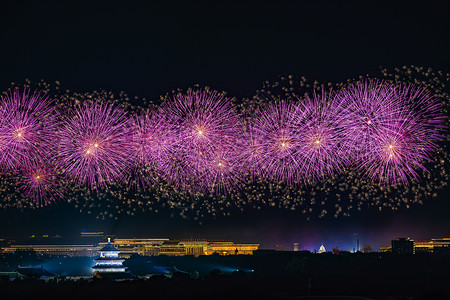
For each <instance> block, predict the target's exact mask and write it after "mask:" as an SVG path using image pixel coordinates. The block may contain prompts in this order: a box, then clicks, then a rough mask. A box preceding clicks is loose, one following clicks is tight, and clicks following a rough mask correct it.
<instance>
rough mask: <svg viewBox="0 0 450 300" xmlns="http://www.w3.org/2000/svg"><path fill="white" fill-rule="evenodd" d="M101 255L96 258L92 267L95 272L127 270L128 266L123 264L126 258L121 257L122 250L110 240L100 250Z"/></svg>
mask: <svg viewBox="0 0 450 300" xmlns="http://www.w3.org/2000/svg"><path fill="white" fill-rule="evenodd" d="M98 253H99V254H100V257H98V258H97V259H95V260H94V261H95V266H93V267H92V269H94V271H95V272H98V273H104V272H125V271H126V268H125V266H124V265H123V264H122V263H123V262H124V261H125V260H124V259H121V258H119V253H120V251H119V250H117V249H116V248H115V247H114V246H113V245H112V244H111V242H110V241H108V243H107V244H106V245H105V247H103V248H102V249H101V250H99V251H98Z"/></svg>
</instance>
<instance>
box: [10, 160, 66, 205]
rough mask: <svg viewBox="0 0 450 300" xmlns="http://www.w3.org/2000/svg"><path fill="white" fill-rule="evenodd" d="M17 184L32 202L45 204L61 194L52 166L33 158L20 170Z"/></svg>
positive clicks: (58, 181) (58, 180)
mask: <svg viewBox="0 0 450 300" xmlns="http://www.w3.org/2000/svg"><path fill="white" fill-rule="evenodd" d="M18 184H19V186H20V187H21V189H22V190H23V191H24V193H25V195H26V196H28V198H30V199H31V200H33V201H34V202H36V203H38V204H40V205H45V204H48V203H50V202H52V201H55V200H57V199H59V198H61V196H62V186H61V185H60V179H59V176H58V175H57V172H56V169H55V168H54V166H52V165H51V164H49V163H48V162H45V161H36V160H34V161H33V162H32V163H31V164H28V165H27V166H25V167H24V168H23V169H22V170H21V175H20V177H19V181H18Z"/></svg>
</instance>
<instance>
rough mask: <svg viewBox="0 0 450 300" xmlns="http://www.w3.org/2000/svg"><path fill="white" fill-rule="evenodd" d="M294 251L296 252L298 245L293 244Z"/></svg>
mask: <svg viewBox="0 0 450 300" xmlns="http://www.w3.org/2000/svg"><path fill="white" fill-rule="evenodd" d="M294 251H298V243H294Z"/></svg>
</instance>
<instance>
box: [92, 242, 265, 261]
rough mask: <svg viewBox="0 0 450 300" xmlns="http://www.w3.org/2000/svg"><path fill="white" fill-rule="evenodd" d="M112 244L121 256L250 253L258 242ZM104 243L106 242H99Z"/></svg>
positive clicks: (256, 247)
mask: <svg viewBox="0 0 450 300" xmlns="http://www.w3.org/2000/svg"><path fill="white" fill-rule="evenodd" d="M112 244H113V245H114V247H116V248H117V249H119V250H120V251H121V252H120V254H121V256H122V257H127V256H128V257H129V256H131V255H133V254H139V255H143V256H156V255H167V256H184V255H193V256H200V255H212V254H219V255H252V254H253V251H256V250H258V248H259V244H242V243H239V244H236V243H234V242H222V241H219V242H216V241H207V240H169V239H115V240H114V241H113V242H112ZM99 245H102V246H104V245H106V243H99Z"/></svg>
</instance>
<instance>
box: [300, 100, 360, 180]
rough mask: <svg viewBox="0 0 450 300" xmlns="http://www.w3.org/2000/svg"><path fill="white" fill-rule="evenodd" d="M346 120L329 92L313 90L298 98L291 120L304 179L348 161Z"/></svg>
mask: <svg viewBox="0 0 450 300" xmlns="http://www.w3.org/2000/svg"><path fill="white" fill-rule="evenodd" d="M347 120H348V118H347V117H346V115H345V114H343V111H342V109H341V107H340V104H339V102H338V101H336V99H335V98H334V94H333V93H331V92H330V93H329V94H327V93H325V92H322V93H321V94H320V95H319V94H316V93H314V94H313V96H312V97H309V96H306V99H305V100H304V101H300V104H299V109H298V110H297V112H296V114H295V119H294V120H293V123H294V127H295V130H296V132H297V137H298V141H297V143H298V158H297V160H298V167H299V169H300V172H301V176H302V180H303V181H304V182H314V181H318V180H322V179H324V178H325V177H327V176H332V175H334V174H335V173H336V172H340V171H341V170H342V167H344V166H346V165H348V164H349V162H350V154H351V152H352V150H353V148H351V147H349V145H350V143H349V141H348V136H347V135H346V134H345V130H346V128H347Z"/></svg>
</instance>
